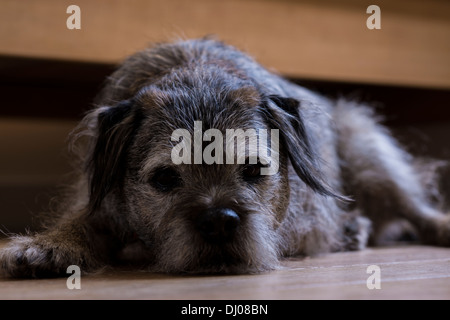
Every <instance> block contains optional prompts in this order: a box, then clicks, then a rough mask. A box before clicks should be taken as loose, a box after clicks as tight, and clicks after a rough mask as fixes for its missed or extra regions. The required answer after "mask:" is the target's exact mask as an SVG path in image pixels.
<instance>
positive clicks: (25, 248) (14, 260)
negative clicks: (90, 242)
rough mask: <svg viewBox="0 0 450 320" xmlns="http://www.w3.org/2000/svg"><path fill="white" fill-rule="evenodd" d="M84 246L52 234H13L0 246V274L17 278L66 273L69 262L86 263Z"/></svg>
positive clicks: (53, 275) (72, 263)
mask: <svg viewBox="0 0 450 320" xmlns="http://www.w3.org/2000/svg"><path fill="white" fill-rule="evenodd" d="M86 260H87V259H86V254H85V252H83V248H81V247H80V246H79V245H77V244H74V243H65V242H57V241H55V240H54V239H52V238H51V237H45V236H43V235H37V236H16V237H14V238H12V240H11V241H10V243H9V244H8V245H7V246H6V247H5V248H3V249H1V250H0V274H1V275H4V276H10V277H18V278H29V277H33V278H42V277H56V276H62V275H66V270H67V267H68V266H70V265H78V266H80V267H81V266H84V265H86Z"/></svg>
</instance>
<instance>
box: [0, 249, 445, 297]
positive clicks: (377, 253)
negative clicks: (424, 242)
mask: <svg viewBox="0 0 450 320" xmlns="http://www.w3.org/2000/svg"><path fill="white" fill-rule="evenodd" d="M369 265H378V266H379V267H380V270H381V289H379V290H377V289H373V290H369V289H368V288H367V286H366V281H367V278H368V277H369V274H367V273H366V270H367V267H368V266H369ZM0 299H170V300H179V299H193V300H197V299H198V300H210V299H213V300H214V299H220V300H241V299H245V300H253V299H261V300H264V299H275V300H278V299H280V300H292V299H295V300H297V299H433V300H435V299H450V249H446V248H436V247H426V246H401V247H386V248H374V249H366V250H363V251H359V252H344V253H334V254H327V255H323V256H317V257H312V258H304V259H289V260H286V261H284V262H283V268H282V269H281V270H278V271H273V272H269V273H264V274H259V275H233V276H174V275H163V274H152V273H146V272H130V271H111V270H110V271H105V272H104V273H102V274H97V275H89V276H84V277H82V279H81V289H80V290H68V289H67V287H66V278H61V279H41V280H11V279H0Z"/></svg>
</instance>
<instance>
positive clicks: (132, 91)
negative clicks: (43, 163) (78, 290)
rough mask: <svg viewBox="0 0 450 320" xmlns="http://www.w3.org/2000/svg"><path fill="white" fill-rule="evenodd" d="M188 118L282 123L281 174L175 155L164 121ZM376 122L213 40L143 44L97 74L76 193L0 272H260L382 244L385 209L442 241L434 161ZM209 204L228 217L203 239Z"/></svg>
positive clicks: (13, 248)
mask: <svg viewBox="0 0 450 320" xmlns="http://www.w3.org/2000/svg"><path fill="white" fill-rule="evenodd" d="M195 120H198V121H202V123H203V127H204V129H205V130H206V129H208V128H216V129H219V130H221V131H222V132H225V130H226V129H229V128H233V129H237V128H241V129H247V128H260V129H261V128H263V129H279V134H280V150H279V151H280V152H279V162H280V168H279V171H278V173H277V174H275V175H267V176H259V175H255V174H254V173H255V168H256V169H259V168H260V164H256V165H255V164H253V165H251V164H234V165H232V164H223V165H220V164H212V165H208V164H205V163H203V164H191V165H189V164H180V165H175V164H173V162H172V161H171V157H170V156H171V150H172V147H173V145H174V142H172V141H171V139H170V137H171V134H172V132H173V131H174V130H175V129H177V128H185V129H187V130H189V131H190V132H192V131H193V124H194V121H195ZM378 122H379V121H378V118H377V117H376V116H375V115H374V112H373V111H372V109H371V108H369V107H367V106H365V105H361V104H358V103H353V102H350V101H345V100H337V101H333V100H329V99H327V98H325V97H322V96H320V95H318V94H315V93H313V92H311V91H309V90H307V89H305V88H302V87H299V86H297V85H295V84H293V83H291V82H289V81H287V80H285V79H283V78H282V77H280V76H278V75H276V74H274V73H271V72H269V71H267V70H266V69H265V68H263V67H262V66H260V65H259V64H258V63H256V62H255V61H254V60H253V59H252V58H250V57H249V56H247V55H246V54H244V53H242V52H240V51H238V50H236V49H235V48H233V47H231V46H228V45H225V44H223V43H221V42H219V41H216V40H214V39H209V38H205V39H199V40H187V41H178V42H175V43H165V44H158V45H155V46H153V47H151V48H149V49H146V50H143V51H142V52H138V53H136V54H135V55H133V56H131V57H130V58H128V59H127V60H126V61H125V62H124V63H123V64H122V65H121V66H120V67H119V68H118V69H117V71H115V72H114V73H113V74H112V75H111V76H110V77H109V78H108V80H107V82H106V85H105V87H104V89H103V90H102V92H101V93H100V95H99V98H98V101H97V107H96V108H95V109H94V110H92V111H91V112H90V113H89V114H88V115H87V116H86V117H85V119H84V120H83V121H82V123H81V124H80V126H79V128H78V129H77V130H75V131H74V133H73V140H74V146H75V150H76V153H77V155H78V157H79V161H78V162H77V166H78V168H79V171H80V172H79V179H78V180H77V183H76V184H75V185H74V188H73V192H72V193H71V194H70V196H69V197H67V199H65V200H64V201H62V202H63V205H61V207H60V208H59V211H60V212H59V214H58V216H57V218H56V219H54V221H53V222H52V223H50V224H49V225H48V226H47V227H46V229H45V230H44V231H42V232H40V233H35V234H31V233H30V234H27V235H20V236H12V237H11V239H10V243H9V244H8V245H7V246H6V248H4V249H2V251H1V252H0V269H1V272H2V273H3V274H4V275H9V276H13V277H44V276H54V275H66V269H67V267H68V266H69V265H78V266H79V267H80V268H81V270H82V271H84V272H91V271H95V270H98V269H99V268H101V267H103V266H114V265H118V264H119V265H121V264H123V263H126V264H127V265H129V264H131V265H134V266H136V267H139V268H145V269H146V270H149V271H154V272H171V273H249V272H261V271H266V270H273V269H276V268H277V267H278V266H279V260H280V258H282V257H286V256H293V255H313V254H317V253H323V252H334V251H343V250H357V249H361V248H364V247H365V246H366V245H367V243H368V242H372V243H373V244H377V243H381V242H383V241H384V239H385V238H383V236H386V233H385V232H384V230H385V229H386V228H385V227H386V226H387V225H388V223H390V222H392V221H394V220H398V219H403V220H406V221H408V224H409V226H410V227H411V228H412V230H414V232H415V233H416V235H417V237H418V239H419V240H420V241H421V242H422V243H427V244H434V245H443V246H449V245H450V218H449V217H450V216H449V215H446V214H444V212H445V210H446V209H445V207H443V206H442V205H441V204H442V203H445V201H447V200H444V201H437V200H439V199H438V198H439V197H438V180H439V179H438V178H436V174H435V172H438V171H439V170H441V169H442V168H445V165H442V164H441V163H437V162H433V163H421V164H420V163H419V162H418V161H415V159H413V157H411V156H410V155H409V154H408V153H407V152H405V151H404V150H403V149H402V148H400V147H399V145H398V144H397V143H396V142H395V141H394V139H393V138H392V137H391V136H390V134H389V133H388V131H387V129H386V128H384V127H383V126H381V125H380V124H379V123H378ZM417 168H420V169H417ZM423 168H427V169H423ZM441 171H442V170H441ZM224 212H225V214H224ZM230 212H231V213H230ZM214 215H217V216H223V217H225V218H224V220H223V221H222V222H223V223H224V224H229V223H230V222H229V221H228V220H227V219H228V218H227V217H230V216H231V220H232V221H231V226H230V225H227V226H224V228H225V229H224V230H225V231H223V230H222V229H220V228H221V226H219V227H218V228H219V229H220V230H219V236H217V235H216V237H214V236H213V237H210V236H211V233H208V232H210V230H207V228H213V227H214V225H213V226H212V225H211V224H208V223H209V222H208V219H209V218H211V216H213V218H212V219H215V218H214ZM205 217H206V218H205ZM205 219H206V222H205ZM220 219H221V218H220ZM199 221H200V222H199ZM202 221H203V222H202ZM222 222H220V221H219V222H218V224H220V223H222ZM214 223H216V226H215V227H216V228H217V221H215V222H214ZM226 228H228V229H230V230H227V229H226ZM220 232H222V233H220ZM221 236H223V239H222V238H220V237H221ZM388 236H389V235H388Z"/></svg>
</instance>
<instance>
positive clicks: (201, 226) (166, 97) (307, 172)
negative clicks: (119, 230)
mask: <svg viewBox="0 0 450 320" xmlns="http://www.w3.org/2000/svg"><path fill="white" fill-rule="evenodd" d="M227 71H228V72H225V71H224V68H223V66H220V65H219V66H217V65H209V66H205V65H200V66H193V67H186V68H180V69H178V70H177V69H174V70H171V71H170V72H167V73H166V74H164V75H160V77H159V78H158V79H157V80H152V81H151V83H147V84H145V85H141V86H139V87H138V88H136V89H135V90H134V92H132V94H130V95H128V96H126V98H124V99H122V101H120V102H117V103H116V104H115V105H110V106H102V107H100V108H98V109H96V110H95V111H94V112H93V113H92V114H91V115H90V118H91V119H92V118H93V119H94V121H93V122H92V123H91V125H92V124H93V125H94V127H95V129H94V131H95V134H94V137H93V140H92V147H91V149H90V151H89V155H88V158H87V161H86V164H87V165H86V170H87V173H88V176H89V181H90V199H89V210H90V212H91V214H95V212H96V211H97V210H98V209H99V208H101V206H102V205H104V202H105V199H110V198H111V195H112V197H114V198H115V199H116V201H117V202H118V203H119V202H120V203H121V204H122V206H121V207H122V208H124V211H125V212H120V213H119V214H121V215H124V216H125V217H126V219H127V220H128V222H129V225H130V226H131V228H132V229H133V231H134V232H135V233H136V234H137V236H138V237H139V239H140V240H142V241H143V242H144V243H145V245H146V247H147V248H148V249H149V250H150V251H151V252H152V255H153V258H152V261H150V262H151V263H152V264H153V266H154V269H155V270H160V271H168V272H227V273H230V272H231V273H235V272H249V271H250V272H251V271H262V270H267V269H272V268H274V267H275V266H276V265H277V262H278V255H279V252H278V250H279V249H278V248H279V244H280V241H281V239H280V238H279V235H278V234H277V229H278V227H279V226H280V224H281V223H282V222H283V219H284V218H285V215H286V211H287V207H288V204H289V193H290V192H289V182H288V165H289V163H290V164H291V165H292V167H293V169H294V170H295V172H296V173H297V174H298V176H299V177H300V178H301V179H302V180H303V181H304V182H305V184H306V185H308V186H309V187H310V188H311V189H313V190H314V191H316V192H318V193H321V194H324V195H333V192H332V191H331V190H330V189H329V188H328V187H327V186H326V184H324V182H323V181H322V180H321V175H320V171H319V168H318V164H317V163H316V162H317V158H316V155H315V153H314V150H313V148H312V147H311V145H310V142H309V139H308V134H307V130H306V128H305V125H304V123H303V120H302V115H301V106H300V105H299V102H298V101H297V100H295V99H292V98H286V97H280V96H278V95H271V94H270V93H268V92H264V90H262V89H261V88H259V87H258V85H257V84H255V83H253V82H252V81H251V80H249V79H246V78H245V77H243V76H242V75H240V74H239V73H236V72H230V69H227ZM230 130H234V131H230ZM237 130H241V131H237ZM231 133H234V136H233V135H231ZM242 133H243V134H244V138H243V139H241V140H240V142H239V138H242V136H240V134H242ZM252 134H253V136H252ZM255 139H256V140H255ZM252 142H253V144H252ZM255 142H256V144H255Z"/></svg>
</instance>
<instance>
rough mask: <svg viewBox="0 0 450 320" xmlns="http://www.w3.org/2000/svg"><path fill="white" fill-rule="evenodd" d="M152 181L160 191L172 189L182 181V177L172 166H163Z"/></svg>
mask: <svg viewBox="0 0 450 320" xmlns="http://www.w3.org/2000/svg"><path fill="white" fill-rule="evenodd" d="M151 183H152V185H153V186H154V187H155V188H156V189H158V190H160V191H170V190H172V189H173V188H175V187H176V186H178V185H179V184H180V183H181V177H180V175H179V174H178V172H176V171H175V170H174V169H172V168H161V169H158V170H157V171H156V172H155V174H154V175H153V177H152V179H151Z"/></svg>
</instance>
